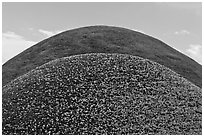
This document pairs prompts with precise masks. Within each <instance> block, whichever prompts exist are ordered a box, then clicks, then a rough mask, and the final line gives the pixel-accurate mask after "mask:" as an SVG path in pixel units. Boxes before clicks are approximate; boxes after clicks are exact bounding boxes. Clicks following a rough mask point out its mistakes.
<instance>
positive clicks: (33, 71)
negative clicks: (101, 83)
mask: <svg viewBox="0 0 204 137" xmlns="http://www.w3.org/2000/svg"><path fill="white" fill-rule="evenodd" d="M86 55H123V56H130V57H132V58H134V57H135V58H137V59H140V60H141V61H142V60H143V61H148V62H151V63H153V64H159V63H157V62H154V61H152V60H149V59H144V58H142V57H139V56H133V55H129V54H119V53H86V54H79V55H72V56H68V57H62V58H58V59H55V60H52V61H49V62H47V63H45V64H43V65H41V66H39V67H36V68H35V69H33V70H31V71H29V72H27V73H26V74H24V75H22V76H19V77H18V78H16V79H14V80H12V81H11V82H9V83H8V84H6V85H5V86H3V89H6V88H7V87H8V86H7V85H9V84H11V83H16V81H17V82H20V81H22V80H23V79H24V77H29V75H36V76H38V75H40V74H41V73H39V70H40V69H41V68H44V67H46V66H47V65H49V64H52V63H58V61H64V60H69V59H72V58H77V57H82V56H86ZM159 65H160V66H161V67H164V68H166V69H167V70H168V71H169V72H170V73H172V74H173V75H174V76H177V77H180V78H181V81H185V82H187V83H188V82H189V84H193V83H192V82H190V81H188V80H187V79H185V78H184V77H182V76H181V75H180V74H178V73H176V72H174V71H173V70H171V69H170V68H168V67H166V66H164V65H161V64H159ZM36 71H37V72H36ZM193 85H194V86H195V87H197V88H199V87H198V86H196V85H195V84H193ZM13 86H14V85H13ZM13 86H12V87H13Z"/></svg>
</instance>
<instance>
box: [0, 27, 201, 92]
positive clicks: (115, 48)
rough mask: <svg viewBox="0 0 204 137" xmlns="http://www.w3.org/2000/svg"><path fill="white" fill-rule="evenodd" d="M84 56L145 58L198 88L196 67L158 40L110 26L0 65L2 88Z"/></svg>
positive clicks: (46, 43) (70, 34)
mask: <svg viewBox="0 0 204 137" xmlns="http://www.w3.org/2000/svg"><path fill="white" fill-rule="evenodd" d="M14 46H15V45H14ZM172 46H173V45H172ZM86 53H120V54H129V55H134V56H139V57H142V58H144V59H149V60H152V61H155V62H157V63H159V64H162V65H164V66H166V67H168V68H170V69H171V70H173V71H174V72H176V73H178V74H180V75H182V76H183V77H184V78H186V79H187V80H189V81H190V82H192V83H194V84H195V85H197V86H199V87H200V88H201V84H202V67H201V65H200V64H198V63H197V62H195V61H194V60H192V59H191V58H189V57H187V56H185V55H184V54H182V53H180V52H178V51H177V50H175V49H173V48H171V47H170V46H168V45H167V44H165V43H163V42H162V41H160V40H158V39H155V38H153V37H150V36H148V35H145V34H142V33H139V32H136V31H133V30H129V29H125V28H119V27H110V26H90V27H83V28H79V29H73V30H69V31H65V32H63V33H60V34H58V35H55V36H53V37H50V38H48V39H45V40H43V41H41V42H39V43H37V44H36V45H34V46H32V47H31V48H29V49H27V50H25V51H24V52H22V53H20V54H19V55H17V56H16V57H14V58H12V59H11V60H9V61H7V62H6V63H5V64H4V65H3V66H2V84H3V85H6V84H7V83H8V82H10V81H11V80H14V79H15V78H17V77H19V76H21V75H23V74H25V73H27V72H28V71H31V70H33V69H34V68H36V67H39V66H41V65H43V64H45V63H47V62H49V61H52V60H55V59H58V58H62V57H68V56H72V55H79V54H86Z"/></svg>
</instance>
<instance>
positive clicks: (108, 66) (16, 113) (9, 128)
mask: <svg viewBox="0 0 204 137" xmlns="http://www.w3.org/2000/svg"><path fill="white" fill-rule="evenodd" d="M201 95H202V93H201V89H200V88H199V87H197V86H195V85H194V84H192V83H191V82H189V81H188V80H186V79H185V78H183V77H182V76H181V75H179V74H177V73H175V72H174V71H172V70H170V69H168V68H166V67H165V66H163V65H160V64H158V63H156V62H153V61H150V60H147V59H143V58H140V57H137V56H131V55H127V54H105V53H98V54H97V53H91V54H82V55H75V56H70V57H65V58H61V59H57V60H54V61H51V62H49V63H46V64H44V65H42V66H40V67H38V68H36V69H34V70H32V71H30V72H28V73H26V74H25V75H22V76H21V77H18V78H17V79H15V80H13V81H11V82H10V83H8V84H7V85H5V86H4V87H3V93H2V133H3V134H37V135H39V134H60V135H70V134H77V135H81V134H89V135H91V134H103V135H104V134H108V135H112V134H118V135H122V134H125V135H127V134H136V135H141V134H154V135H155V134H158V135H167V134H170V135H180V134H185V135H190V134H193V135H196V134H201V131H202V120H201V118H202V105H201V98H202V97H201Z"/></svg>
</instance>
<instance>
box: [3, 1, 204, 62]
mask: <svg viewBox="0 0 204 137" xmlns="http://www.w3.org/2000/svg"><path fill="white" fill-rule="evenodd" d="M2 8H3V10H2V63H5V62H6V61H8V60H9V59H11V58H12V57H14V56H16V55H17V54H19V53H20V52H22V51H23V50H25V49H27V48H29V47H30V46H32V45H34V44H35V43H38V42H40V41H41V40H43V39H45V38H48V37H49V36H52V35H54V34H57V33H59V32H61V31H66V30H69V29H73V28H78V27H84V26H90V25H97V24H98V25H111V26H119V27H125V28H129V29H132V30H136V31H141V32H143V33H146V34H148V35H151V36H153V37H155V38H158V39H160V40H162V41H163V42H165V43H167V44H168V45H169V46H172V47H173V48H175V49H177V50H179V51H181V52H182V53H184V54H186V55H187V56H189V57H191V58H192V59H194V60H195V61H197V62H198V63H200V64H201V63H202V50H201V47H202V4H201V3H138V2H135V3H70V2H67V3H5V2H4V3H3V4H2Z"/></svg>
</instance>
